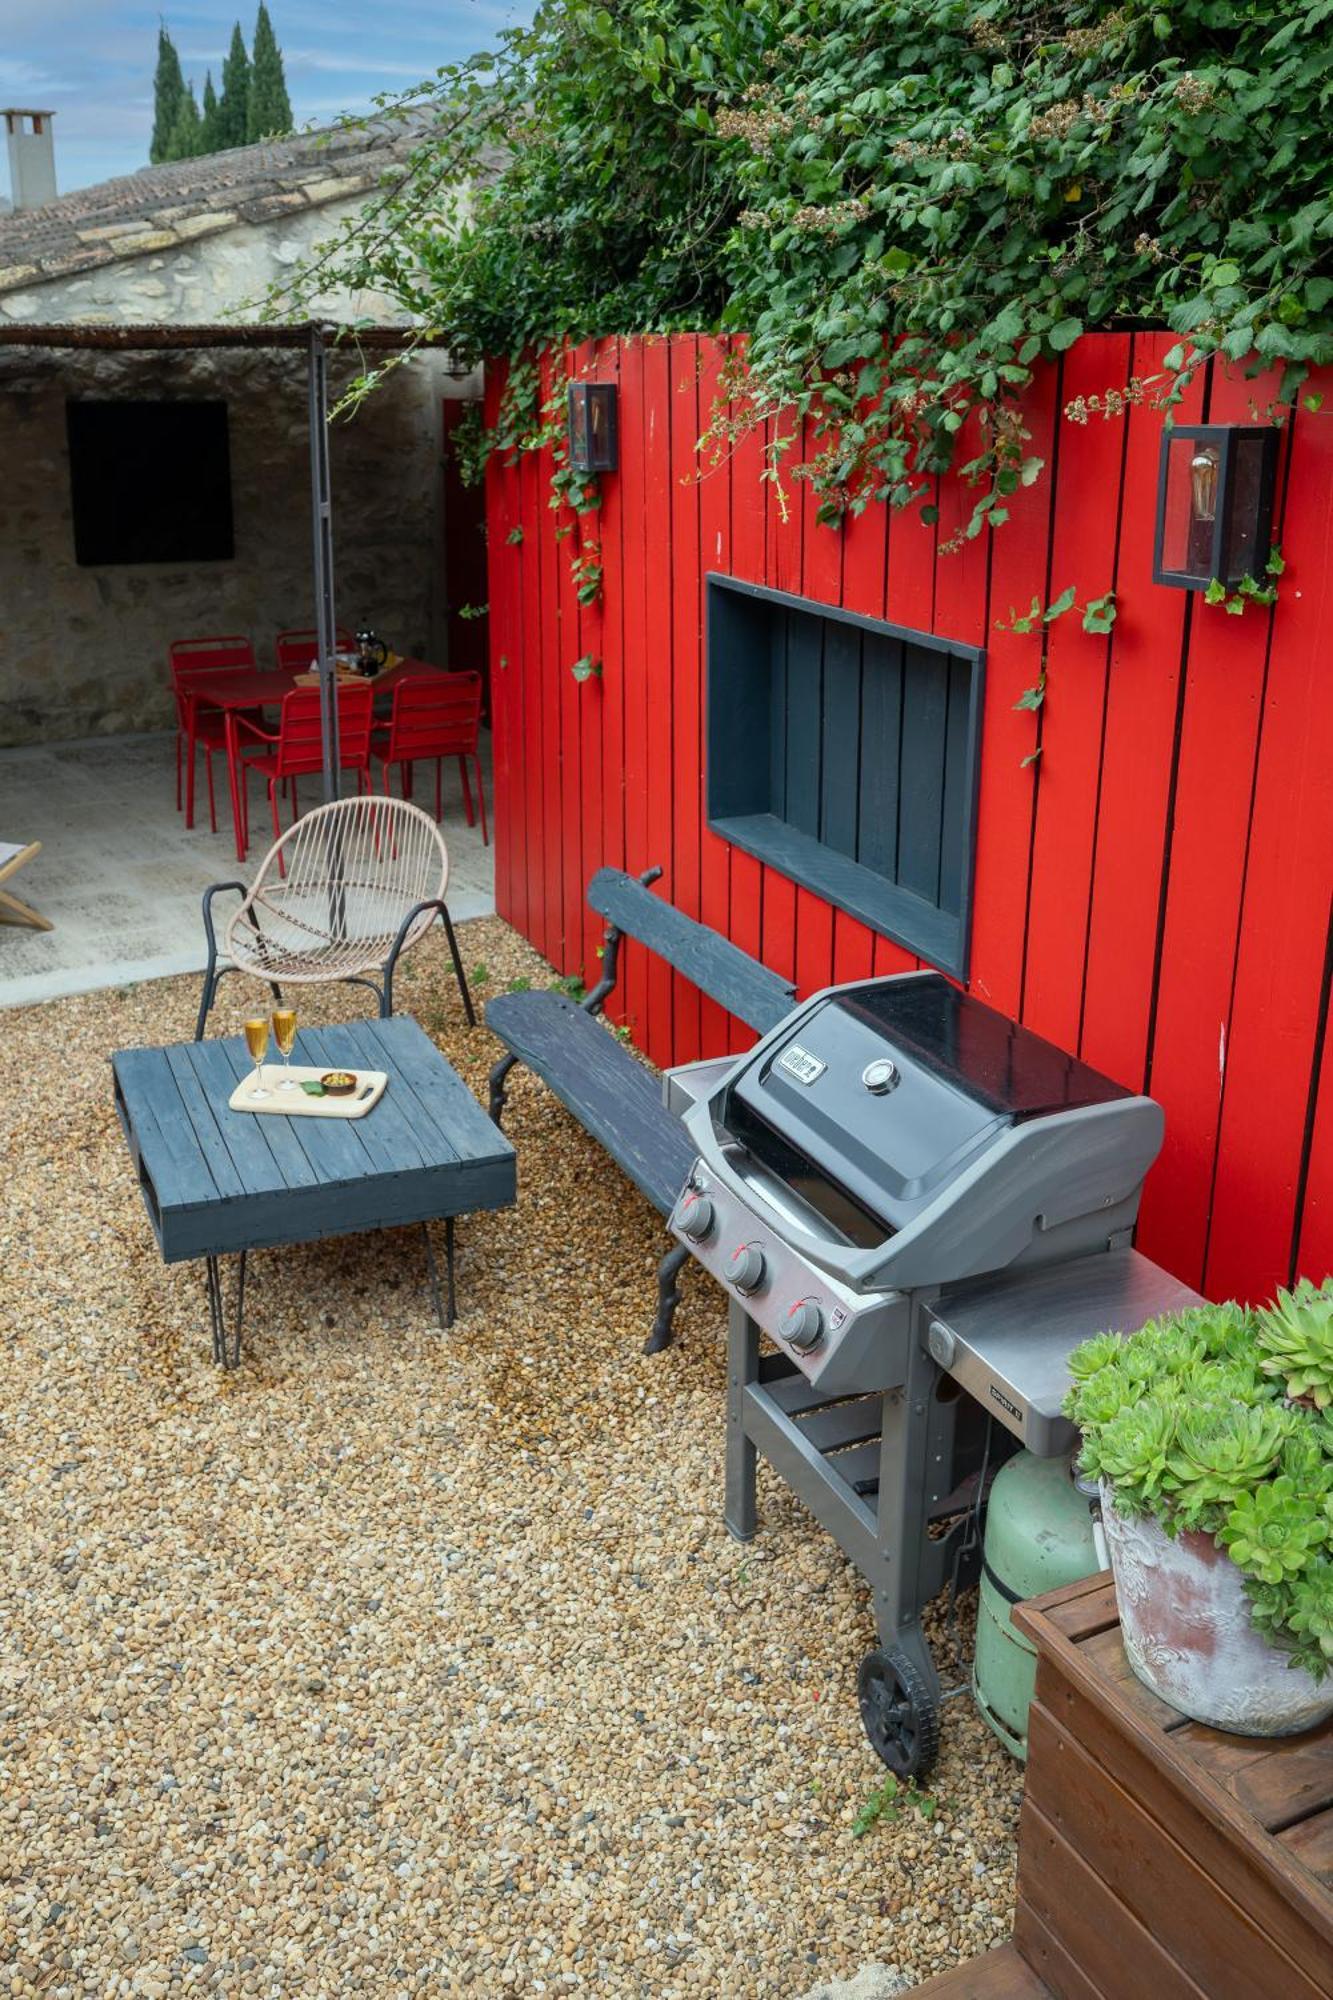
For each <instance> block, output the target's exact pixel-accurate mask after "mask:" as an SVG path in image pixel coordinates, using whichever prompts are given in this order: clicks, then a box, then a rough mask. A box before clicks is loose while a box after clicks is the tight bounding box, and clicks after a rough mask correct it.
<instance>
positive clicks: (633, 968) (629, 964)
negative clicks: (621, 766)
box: [619, 336, 658, 1048]
mask: <svg viewBox="0 0 1333 2000" xmlns="http://www.w3.org/2000/svg"><path fill="white" fill-rule="evenodd" d="M643 358H644V343H643V340H642V339H641V338H640V337H638V336H635V338H633V339H632V340H626V341H624V342H623V343H622V345H621V350H620V412H619V414H620V491H621V506H622V509H623V514H622V520H621V564H622V572H621V573H622V580H623V582H622V593H621V596H622V603H623V606H624V640H623V659H624V677H625V692H624V744H625V770H624V786H625V867H626V870H627V871H628V873H629V874H631V875H641V874H642V873H643V872H644V870H645V869H646V868H650V867H653V866H655V865H656V863H655V858H654V853H653V849H654V846H655V835H656V829H655V828H653V827H651V826H650V825H649V820H648V783H647V773H648V755H649V743H650V735H649V718H648V645H649V635H648V608H647V604H648V600H647V571H648V546H647V500H646V492H647V485H646V475H645V468H644V440H645V429H646V420H645V415H644V378H643ZM654 560H658V555H657V552H656V551H655V552H654ZM621 966H622V972H621V979H620V985H621V991H622V994H623V1009H624V1011H623V1015H622V1019H623V1020H624V1021H625V1022H626V1023H627V1024H628V1026H629V1030H630V1034H631V1035H632V1037H633V1039H634V1041H635V1043H636V1044H637V1046H638V1047H640V1048H642V1047H643V1046H644V1038H645V1036H646V1034H647V1023H648V964H647V957H646V954H645V953H644V952H642V951H639V950H636V949H634V948H632V947H631V948H627V949H626V951H625V953H624V956H623V957H622V959H621Z"/></svg>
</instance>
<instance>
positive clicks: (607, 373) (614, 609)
mask: <svg viewBox="0 0 1333 2000" xmlns="http://www.w3.org/2000/svg"><path fill="white" fill-rule="evenodd" d="M598 371H599V374H600V377H601V379H602V380H603V381H611V382H615V383H616V384H617V403H618V405H619V406H621V407H622V408H623V400H624V394H623V390H622V389H620V387H619V384H620V342H619V340H605V341H603V342H602V343H601V346H600V351H599V358H598ZM624 497H625V488H624V477H623V474H622V472H621V471H620V470H619V468H618V469H617V470H616V471H615V472H607V473H603V475H602V508H601V542H602V607H601V610H602V615H601V649H602V651H601V657H602V740H601V745H600V754H601V774H602V837H601V860H602V862H603V863H604V864H605V865H606V866H608V867H611V868H623V867H624V865H625V560H624V550H623V546H622V535H623V530H624ZM584 907H585V909H586V907H587V905H586V903H585V906H584ZM594 930H595V933H596V935H595V937H594V938H593V940H592V945H591V949H589V948H587V947H586V946H585V953H584V956H585V961H586V963H587V965H588V968H589V973H590V976H592V977H594V978H596V977H599V976H600V973H601V966H600V964H599V962H598V960H597V957H596V952H597V949H598V948H599V946H600V941H601V923H600V920H594ZM624 1003H625V996H624V989H623V987H622V986H621V985H620V984H619V983H617V986H616V989H615V991H614V992H613V993H612V995H611V999H610V1003H609V1005H608V1007H607V1013H608V1014H609V1015H610V1017H611V1019H612V1020H613V1021H621V1020H623V1019H624V1012H625V1004H624Z"/></svg>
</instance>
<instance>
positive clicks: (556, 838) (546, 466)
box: [524, 353, 565, 971]
mask: <svg viewBox="0 0 1333 2000" xmlns="http://www.w3.org/2000/svg"><path fill="white" fill-rule="evenodd" d="M552 381H553V366H552V358H551V355H550V354H549V353H544V354H543V355H542V356H541V358H540V361H539V364H538V382H539V389H538V393H539V396H540V399H541V402H542V404H543V405H544V404H545V403H546V401H547V399H548V397H549V396H550V394H551V388H552ZM524 456H525V459H526V460H527V461H528V462H529V463H530V464H532V466H533V468H534V471H533V485H532V501H531V504H532V510H533V511H532V520H533V526H534V543H535V547H536V550H537V557H538V562H539V565H540V568H539V582H538V591H537V609H538V628H539V651H538V654H537V661H536V665H537V702H538V709H539V713H540V728H541V740H542V751H543V759H542V806H541V810H542V821H541V835H542V870H541V873H542V884H541V888H542V904H541V934H540V937H539V938H538V940H537V943H538V946H539V948H540V950H541V952H542V955H543V957H545V958H547V959H549V960H550V962H551V964H552V965H554V966H556V967H557V968H558V969H559V970H560V971H563V970H564V967H565V930H564V924H565V902H564V886H563V877H564V855H563V836H562V824H563V819H562V800H561V789H562V783H563V777H564V758H563V754H562V748H561V733H560V680H561V676H562V674H563V672H564V660H563V657H562V656H563V646H562V643H561V632H560V564H561V545H560V543H559V542H557V541H556V539H555V528H556V520H555V511H554V509H553V508H552V507H551V506H550V505H549V504H548V502H549V499H550V493H551V477H552V474H553V472H554V470H555V462H554V459H553V457H552V453H551V447H550V446H549V445H543V446H542V447H541V449H540V450H539V451H537V452H535V453H533V452H528V453H525V454H524Z"/></svg>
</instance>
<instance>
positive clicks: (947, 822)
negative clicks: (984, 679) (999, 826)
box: [939, 660, 973, 916]
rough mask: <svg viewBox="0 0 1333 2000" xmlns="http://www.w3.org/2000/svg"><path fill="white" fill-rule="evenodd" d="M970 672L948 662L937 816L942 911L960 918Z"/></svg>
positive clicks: (968, 761) (965, 666) (960, 664)
mask: <svg viewBox="0 0 1333 2000" xmlns="http://www.w3.org/2000/svg"><path fill="white" fill-rule="evenodd" d="M972 675H973V669H972V667H971V665H970V664H969V663H968V661H966V660H950V662H949V704H948V716H947V719H946V722H945V725H944V803H943V810H942V811H941V813H940V887H939V901H940V908H941V909H942V910H951V911H952V912H953V914H954V916H961V914H962V909H963V857H964V850H965V846H966V844H968V842H969V823H970V814H969V811H968V803H969V787H970V785H971V782H972V774H971V768H970V767H971V755H970V751H971V740H972V736H971V727H970V719H971V706H972V704H971V692H972Z"/></svg>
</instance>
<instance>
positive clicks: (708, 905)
mask: <svg viewBox="0 0 1333 2000" xmlns="http://www.w3.org/2000/svg"><path fill="white" fill-rule="evenodd" d="M699 357H700V374H699V420H700V429H701V431H707V430H708V428H709V427H710V426H711V425H712V423H713V421H714V418H715V417H727V416H729V414H730V405H729V403H728V402H727V400H726V398H725V397H724V395H723V381H722V371H723V367H724V365H725V363H726V359H727V343H726V342H725V341H721V340H715V339H712V338H710V337H707V336H703V337H701V338H700V341H699ZM701 471H702V480H701V484H700V489H699V543H700V577H699V620H700V630H701V632H704V633H706V632H707V611H708V601H707V592H708V586H707V582H706V578H707V575H708V573H709V571H710V570H711V571H713V572H714V573H716V574H717V575H719V576H726V575H728V574H730V570H731V480H732V458H731V448H730V444H729V443H727V442H725V441H724V440H721V439H715V440H714V442H713V444H712V445H711V446H709V447H707V448H706V449H705V453H704V458H703V464H702V468H701ZM706 667H707V663H706V662H705V677H704V686H705V693H706V690H707V672H706ZM706 724H707V710H706V706H705V715H704V725H705V731H706ZM705 745H706V735H705ZM707 781H708V772H707V768H706V751H705V757H704V758H701V759H700V770H699V818H700V824H701V827H702V833H701V836H700V838H701V847H700V860H699V873H700V905H701V910H702V915H703V921H704V923H706V924H707V925H708V926H709V928H710V929H712V930H715V931H719V932H720V933H721V934H722V935H723V936H724V937H725V936H726V935H727V926H728V922H729V918H730V911H731V854H732V850H731V846H730V843H729V842H727V841H725V840H719V838H718V836H717V835H716V834H715V833H710V832H709V831H708V826H707ZM730 1032H731V1029H730V1021H729V1018H728V1016H727V1015H726V1014H725V1013H724V1012H723V1010H722V1008H721V1007H719V1006H718V1005H717V1003H716V1001H714V1000H702V1001H701V1002H700V1007H699V1042H700V1052H701V1053H702V1054H703V1055H710V1056H711V1055H723V1054H725V1052H726V1050H727V1048H728V1047H729V1036H730Z"/></svg>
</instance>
